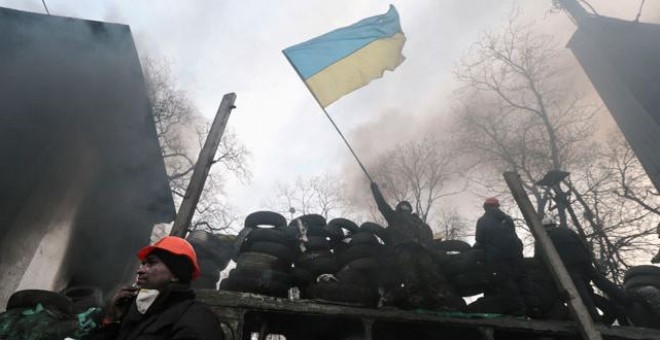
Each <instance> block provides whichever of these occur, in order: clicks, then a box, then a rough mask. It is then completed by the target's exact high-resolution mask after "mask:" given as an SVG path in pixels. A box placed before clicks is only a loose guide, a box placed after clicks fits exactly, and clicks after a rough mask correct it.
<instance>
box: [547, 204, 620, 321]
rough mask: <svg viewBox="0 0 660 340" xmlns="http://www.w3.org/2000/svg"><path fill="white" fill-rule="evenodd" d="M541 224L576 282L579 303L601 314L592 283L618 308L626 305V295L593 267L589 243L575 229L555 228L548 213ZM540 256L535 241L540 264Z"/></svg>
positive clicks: (593, 315) (574, 282) (598, 317)
mask: <svg viewBox="0 0 660 340" xmlns="http://www.w3.org/2000/svg"><path fill="white" fill-rule="evenodd" d="M541 224H543V226H544V227H545V230H546V232H547V233H548V237H549V238H550V240H551V241H552V244H553V245H554V246H555V249H556V250H557V253H558V254H559V257H560V258H561V261H562V262H563V263H564V266H565V267H566V271H568V274H569V275H570V276H571V279H572V280H573V284H575V288H576V289H577V291H578V293H579V294H580V297H581V298H582V302H583V303H584V305H585V307H586V308H587V310H588V311H589V314H591V317H592V318H593V319H594V320H596V321H598V320H599V319H600V315H599V314H598V311H597V309H596V304H595V302H594V294H595V293H594V289H593V287H592V286H591V282H593V283H594V285H596V287H598V288H599V289H600V290H601V291H603V293H605V294H606V295H607V296H608V297H610V298H611V299H613V300H614V302H616V303H617V304H618V305H619V307H620V308H623V307H625V306H626V305H627V304H628V298H627V297H626V295H625V293H624V292H623V290H622V289H621V288H619V287H618V286H617V285H616V284H614V283H613V282H612V281H610V280H608V279H607V278H606V277H605V276H604V275H603V274H602V273H600V272H599V271H598V270H597V269H596V268H595V267H594V265H593V261H592V255H591V252H590V251H589V246H588V245H587V243H586V242H585V241H584V240H583V239H582V238H581V237H580V236H579V235H578V234H577V233H576V232H575V231H573V230H571V229H569V228H567V227H558V226H557V223H556V222H555V220H554V219H553V218H551V217H548V216H546V217H544V218H543V219H542V221H541ZM541 256H542V255H541V247H540V244H539V243H538V242H536V243H535V245H534V257H535V258H537V259H538V260H539V261H540V262H541V263H543V261H542V258H541Z"/></svg>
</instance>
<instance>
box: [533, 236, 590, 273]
mask: <svg viewBox="0 0 660 340" xmlns="http://www.w3.org/2000/svg"><path fill="white" fill-rule="evenodd" d="M546 231H547V232H548V237H549V238H550V240H551V241H552V244H554V246H555V249H557V253H559V257H561V260H562V262H564V265H566V266H568V267H570V266H585V265H586V266H591V253H590V252H589V249H588V248H587V245H586V244H585V243H584V242H583V241H582V239H581V238H580V236H579V235H578V234H577V233H576V232H574V231H573V230H571V229H568V228H564V227H553V228H549V229H546ZM540 256H541V247H540V245H539V244H538V242H537V243H536V244H535V246H534V257H536V258H540Z"/></svg>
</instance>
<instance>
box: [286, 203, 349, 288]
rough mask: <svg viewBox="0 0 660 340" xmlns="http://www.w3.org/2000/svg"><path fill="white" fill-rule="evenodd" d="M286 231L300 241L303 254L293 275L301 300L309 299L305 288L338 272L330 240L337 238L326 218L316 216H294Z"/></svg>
mask: <svg viewBox="0 0 660 340" xmlns="http://www.w3.org/2000/svg"><path fill="white" fill-rule="evenodd" d="M300 225H302V227H303V228H302V230H301V228H300ZM287 232H288V233H289V234H290V235H293V236H294V237H296V238H298V239H300V243H299V245H300V249H301V250H302V251H301V253H300V255H299V256H298V257H297V258H296V259H295V260H294V264H293V269H292V274H293V276H294V283H295V285H296V286H297V287H298V288H300V291H301V295H302V297H309V296H308V294H307V288H308V286H309V285H310V284H312V283H313V282H315V281H316V278H317V277H318V276H319V275H323V274H335V273H337V260H336V258H335V254H334V251H333V249H332V247H331V244H332V241H331V239H336V238H337V237H338V234H333V233H332V231H331V230H329V229H328V226H327V224H326V220H325V218H324V217H323V216H321V215H318V214H306V215H302V216H299V217H297V218H296V219H294V220H292V221H291V222H290V223H289V226H288V227H287ZM303 233H304V236H303V235H302V234H303Z"/></svg>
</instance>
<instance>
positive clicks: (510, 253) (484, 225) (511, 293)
mask: <svg viewBox="0 0 660 340" xmlns="http://www.w3.org/2000/svg"><path fill="white" fill-rule="evenodd" d="M484 209H485V212H484V214H483V216H481V217H480V218H479V220H478V221H477V230H476V235H475V240H476V243H475V244H474V248H480V249H483V250H484V257H485V260H486V268H487V270H488V272H489V274H490V276H491V280H490V283H491V287H492V290H491V291H490V292H489V294H487V295H499V296H506V297H509V298H511V299H512V300H513V301H514V302H515V304H516V305H517V306H518V311H517V312H518V313H521V314H522V313H525V312H526V311H536V309H537V308H538V299H537V298H536V297H535V295H534V294H533V291H532V285H531V282H530V281H529V277H528V276H527V271H526V270H525V266H524V265H523V262H522V260H523V253H522V241H521V240H520V238H518V235H517V234H516V229H515V225H514V224H513V219H512V218H511V216H509V215H507V214H505V213H504V212H503V211H502V210H500V209H499V208H497V207H494V206H489V205H486V206H484Z"/></svg>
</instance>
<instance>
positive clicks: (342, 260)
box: [337, 244, 380, 266]
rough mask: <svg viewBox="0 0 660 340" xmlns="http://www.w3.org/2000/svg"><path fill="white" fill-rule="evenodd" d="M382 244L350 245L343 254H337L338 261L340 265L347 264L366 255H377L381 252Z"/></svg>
mask: <svg viewBox="0 0 660 340" xmlns="http://www.w3.org/2000/svg"><path fill="white" fill-rule="evenodd" d="M379 248H380V246H370V245H364V244H363V245H355V246H349V247H348V249H346V250H345V251H343V252H342V253H341V254H337V262H338V263H339V265H340V266H345V265H346V264H348V263H351V262H352V261H355V260H358V259H361V258H364V257H377V256H378V254H379V253H380V249H379Z"/></svg>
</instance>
